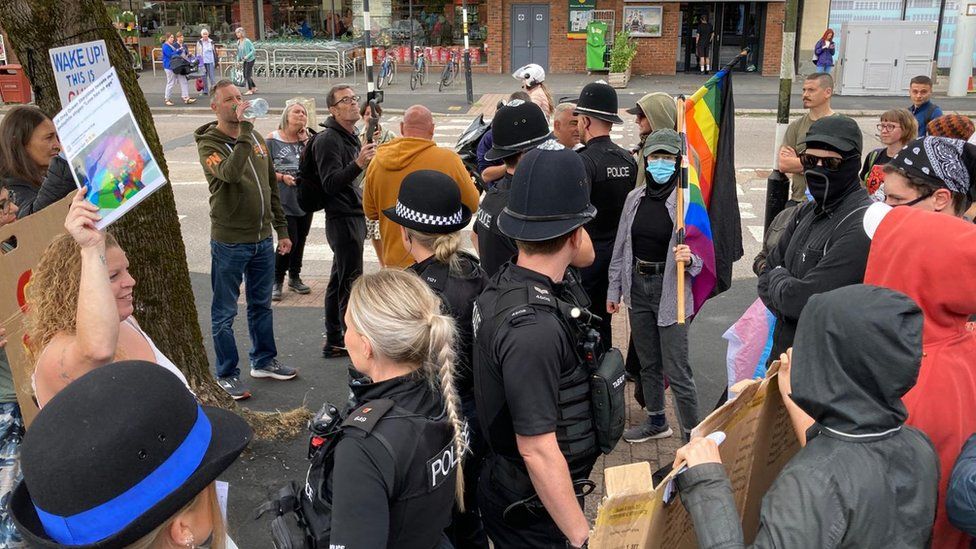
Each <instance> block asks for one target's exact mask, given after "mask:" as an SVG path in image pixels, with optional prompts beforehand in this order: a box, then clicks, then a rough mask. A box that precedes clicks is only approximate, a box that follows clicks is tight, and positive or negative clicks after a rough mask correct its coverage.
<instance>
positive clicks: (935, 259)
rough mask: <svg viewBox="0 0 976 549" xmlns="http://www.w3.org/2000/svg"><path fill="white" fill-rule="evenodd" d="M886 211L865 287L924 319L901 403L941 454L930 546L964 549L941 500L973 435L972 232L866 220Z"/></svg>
mask: <svg viewBox="0 0 976 549" xmlns="http://www.w3.org/2000/svg"><path fill="white" fill-rule="evenodd" d="M885 210H888V212H887V214H886V215H884V217H883V219H882V220H881V222H880V224H879V225H877V230H876V231H875V232H874V238H873V240H872V242H871V254H870V255H869V257H868V266H867V272H866V273H865V275H864V281H865V283H870V284H876V285H879V286H885V287H887V288H891V289H893V290H896V291H899V292H903V293H905V294H906V295H908V296H909V297H911V298H912V299H914V300H915V302H916V303H918V305H919V307H921V309H922V312H923V313H924V314H925V328H924V334H923V351H924V354H923V358H922V368H921V370H920V372H919V376H918V383H917V384H916V385H915V388H913V389H912V390H911V391H909V392H908V394H907V395H905V399H904V401H905V407H906V408H907V409H908V424H909V425H912V426H915V427H917V428H919V429H921V430H922V431H923V432H924V433H925V434H926V435H928V436H929V438H931V439H932V443H933V444H934V445H935V448H936V450H937V451H938V452H939V462H940V465H941V471H942V477H941V480H940V483H939V497H940V499H939V501H940V504H939V508H938V512H937V514H936V522H935V529H934V531H933V538H932V541H933V544H932V545H933V547H939V548H943V547H946V548H950V549H953V548H963V547H969V543H968V541H967V540H968V539H969V538H968V536H966V534H964V533H963V532H961V531H959V530H957V529H956V528H954V527H953V526H952V525H951V524H949V521H948V519H947V517H946V512H945V505H944V502H945V499H944V498H945V494H946V487H947V484H948V482H949V473H950V472H951V471H952V467H953V464H954V463H955V462H956V458H957V457H958V456H959V452H960V450H961V448H962V446H963V444H965V442H966V439H967V438H968V437H969V436H971V435H972V434H973V433H974V432H976V334H974V333H973V332H971V331H969V330H967V329H966V321H967V319H968V318H969V315H971V314H973V313H976V227H974V226H973V225H972V224H971V223H967V222H965V221H963V220H961V219H957V218H954V217H952V216H949V215H945V214H936V213H931V212H924V211H921V210H918V209H916V208H888V207H886V206H884V205H882V204H878V205H875V206H872V208H871V210H870V212H871V213H869V217H873V214H874V213H875V212H884V211H885ZM865 225H866V226H867V225H868V219H867V218H866V219H865Z"/></svg>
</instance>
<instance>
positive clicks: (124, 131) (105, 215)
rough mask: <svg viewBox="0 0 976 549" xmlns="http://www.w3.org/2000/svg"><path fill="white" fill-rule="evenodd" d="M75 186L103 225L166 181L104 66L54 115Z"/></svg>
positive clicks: (114, 79)
mask: <svg viewBox="0 0 976 549" xmlns="http://www.w3.org/2000/svg"><path fill="white" fill-rule="evenodd" d="M54 125H55V127H57V129H58V136H60V137H61V145H62V147H64V153H65V156H66V157H67V158H68V163H69V164H70V165H71V175H72V176H74V179H75V183H76V184H77V185H78V188H85V189H86V190H87V191H88V193H87V195H88V201H89V202H91V203H92V204H95V205H96V206H98V208H99V210H98V213H99V215H101V216H102V219H101V221H99V222H98V223H97V224H96V226H97V227H98V228H99V229H104V228H105V227H106V226H108V225H109V224H110V223H112V222H113V221H115V220H116V219H118V218H120V217H122V216H123V215H125V213H126V212H128V211H129V210H131V209H132V208H133V207H135V205H136V204H138V203H139V202H142V201H143V200H145V199H146V197H148V196H149V195H150V194H152V193H153V192H154V191H156V190H157V189H159V188H160V187H162V186H163V185H164V184H165V183H166V179H165V178H164V177H163V172H162V171H161V170H160V168H159V164H157V163H156V159H154V158H153V155H152V153H151V152H150V151H149V146H148V145H147V144H146V140H145V139H144V138H143V137H142V132H140V131H139V125H138V124H136V119H135V117H134V116H132V110H131V109H130V108H129V102H128V101H127V100H126V98H125V92H124V91H123V90H122V84H121V83H119V75H118V73H116V72H115V69H114V68H111V69H109V71H108V72H106V73H105V74H103V75H102V76H101V77H100V78H99V79H98V80H95V82H94V83H93V84H92V85H91V86H89V87H88V89H86V90H85V91H83V92H81V94H79V95H78V97H76V98H75V100H74V101H72V102H71V103H69V104H67V105H66V106H65V107H64V108H63V109H62V110H61V112H59V113H58V114H57V115H56V116H55V117H54Z"/></svg>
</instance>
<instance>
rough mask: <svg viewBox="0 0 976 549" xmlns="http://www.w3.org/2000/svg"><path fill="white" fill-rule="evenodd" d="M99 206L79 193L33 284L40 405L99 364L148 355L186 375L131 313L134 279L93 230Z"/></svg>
mask: <svg viewBox="0 0 976 549" xmlns="http://www.w3.org/2000/svg"><path fill="white" fill-rule="evenodd" d="M98 219H99V215H98V207H97V206H95V205H94V204H92V203H91V202H88V201H87V200H85V191H84V190H79V191H78V193H77V194H75V197H74V200H73V201H72V202H71V209H70V210H69V211H68V216H67V218H66V219H65V222H64V227H65V229H67V230H68V234H64V235H61V236H59V237H57V238H55V239H54V241H53V242H51V244H49V245H48V247H47V249H46V250H44V254H43V255H42V256H41V259H40V261H39V262H38V264H37V267H36V268H35V269H34V273H33V275H32V276H31V282H30V285H29V286H28V288H27V307H28V314H27V325H26V331H27V334H28V335H29V340H28V345H27V351H28V355H29V357H30V359H31V361H32V363H33V366H34V374H33V376H32V383H33V385H34V394H35V397H36V398H37V404H38V406H41V407H43V406H44V405H45V404H46V403H47V401H49V400H50V399H51V398H52V397H53V396H54V395H56V394H57V393H58V392H59V391H60V390H61V389H64V388H65V387H66V386H67V385H68V384H69V383H71V382H72V381H74V380H75V379H78V378H79V377H81V376H82V375H84V374H86V373H88V372H89V371H91V370H94V369H95V368H98V367H99V366H104V365H106V364H108V363H109V362H112V361H113V360H115V359H118V358H126V359H130V360H147V361H150V362H155V363H156V364H159V365H160V366H162V367H164V368H166V369H167V370H170V371H171V372H173V374H174V375H176V376H177V377H179V378H180V380H181V381H183V384H184V385H186V378H185V377H184V376H183V374H182V373H181V372H180V371H179V369H178V368H177V367H176V365H175V364H173V362H172V361H170V360H169V359H168V358H166V356H165V355H163V354H162V353H161V352H160V351H159V349H157V348H156V345H155V344H153V342H152V340H151V339H150V338H149V336H148V335H146V333H145V332H143V331H142V328H140V327H139V323H138V322H136V320H135V318H133V317H132V313H133V311H134V306H133V299H132V290H133V288H134V287H135V285H136V281H135V279H133V278H132V275H131V274H129V260H128V259H127V258H126V256H125V252H124V251H123V250H122V248H121V247H120V246H119V244H118V242H116V241H115V239H114V238H112V237H111V236H110V235H107V234H106V233H105V232H104V231H100V230H98V229H96V228H95V223H96V222H97V221H98Z"/></svg>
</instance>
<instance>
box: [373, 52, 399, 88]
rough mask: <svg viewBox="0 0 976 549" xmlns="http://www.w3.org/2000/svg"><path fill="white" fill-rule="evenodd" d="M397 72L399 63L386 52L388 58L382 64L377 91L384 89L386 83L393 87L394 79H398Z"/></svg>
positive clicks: (377, 78)
mask: <svg viewBox="0 0 976 549" xmlns="http://www.w3.org/2000/svg"><path fill="white" fill-rule="evenodd" d="M396 72H397V62H396V58H395V57H393V54H392V53H390V51H389V50H387V52H386V57H384V58H383V62H382V63H380V70H379V72H378V73H377V74H376V89H378V90H381V89H383V86H384V82H385V83H386V84H385V85H387V86H392V85H393V79H394V78H395V77H396Z"/></svg>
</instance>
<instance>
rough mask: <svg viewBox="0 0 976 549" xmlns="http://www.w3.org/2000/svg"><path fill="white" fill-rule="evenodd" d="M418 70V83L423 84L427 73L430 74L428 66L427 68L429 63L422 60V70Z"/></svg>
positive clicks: (425, 81)
mask: <svg viewBox="0 0 976 549" xmlns="http://www.w3.org/2000/svg"><path fill="white" fill-rule="evenodd" d="M419 72H420V74H419V76H420V85H421V86H423V85H424V84H426V83H427V75H428V74H430V68H429V65H427V62H426V61H424V63H423V70H421V71H419Z"/></svg>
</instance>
